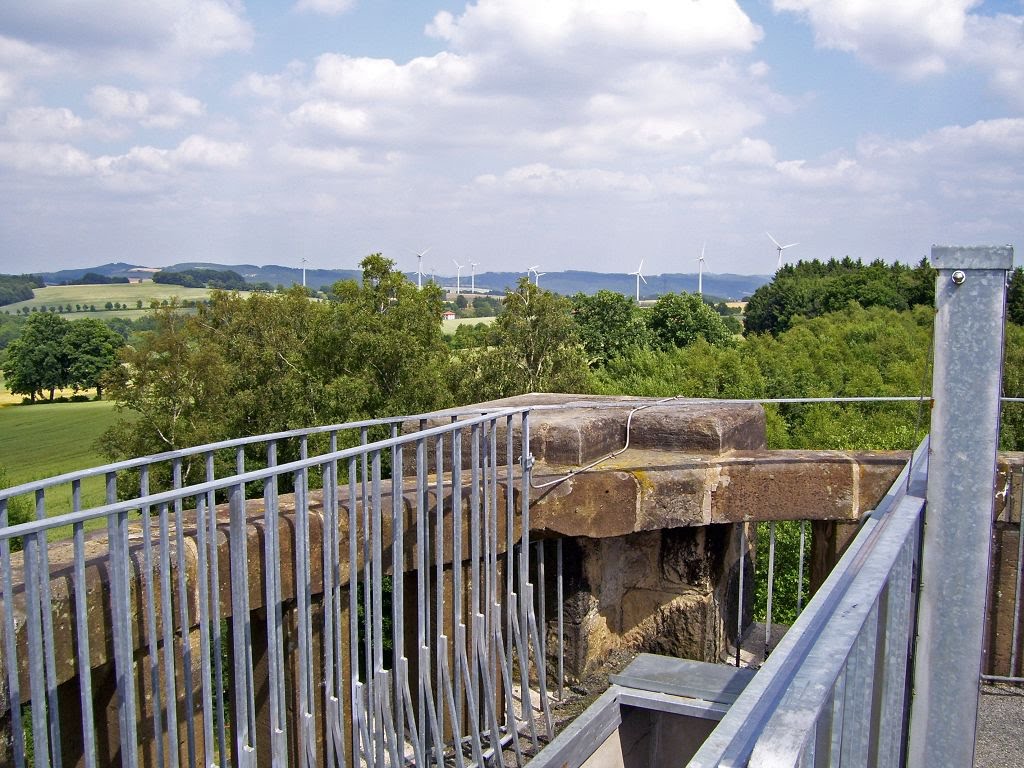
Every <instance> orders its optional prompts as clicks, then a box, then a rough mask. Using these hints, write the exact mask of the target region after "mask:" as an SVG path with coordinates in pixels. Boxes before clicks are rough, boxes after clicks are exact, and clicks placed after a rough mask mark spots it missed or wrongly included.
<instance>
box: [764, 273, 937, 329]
mask: <svg viewBox="0 0 1024 768" xmlns="http://www.w3.org/2000/svg"><path fill="white" fill-rule="evenodd" d="M851 301H852V302H856V303H857V304H859V305H860V306H862V307H875V306H879V307H887V308H889V309H895V310H897V311H901V310H905V309H910V308H911V307H914V306H917V305H921V304H923V305H928V306H932V305H934V303H935V271H934V270H933V269H932V267H931V266H930V265H929V264H928V262H927V260H926V259H921V261H920V262H919V263H918V264H917V265H916V266H914V267H908V266H907V265H905V264H900V263H899V262H896V263H894V264H886V263H885V262H883V261H873V262H871V263H870V264H864V263H863V262H862V261H860V260H859V259H858V260H856V261H854V260H853V259H851V258H849V257H847V258H845V259H842V260H837V259H831V260H829V261H827V262H821V261H818V260H817V259H815V260H813V261H801V262H798V263H797V264H786V265H785V266H783V267H782V268H781V269H780V270H779V271H778V272H777V273H776V274H775V278H774V279H773V280H772V281H771V282H770V283H768V284H766V285H763V286H761V287H760V288H758V289H757V290H756V291H754V294H753V295H752V296H751V297H750V301H749V302H748V303H747V307H746V310H745V313H744V314H745V331H746V333H771V334H774V335H778V334H779V333H782V332H783V331H785V330H786V329H788V328H789V327H790V326H791V325H792V324H793V321H794V318H796V317H818V316H820V315H823V314H827V313H829V312H838V311H841V310H843V309H845V308H846V306H847V305H848V304H849V303H850V302H851Z"/></svg>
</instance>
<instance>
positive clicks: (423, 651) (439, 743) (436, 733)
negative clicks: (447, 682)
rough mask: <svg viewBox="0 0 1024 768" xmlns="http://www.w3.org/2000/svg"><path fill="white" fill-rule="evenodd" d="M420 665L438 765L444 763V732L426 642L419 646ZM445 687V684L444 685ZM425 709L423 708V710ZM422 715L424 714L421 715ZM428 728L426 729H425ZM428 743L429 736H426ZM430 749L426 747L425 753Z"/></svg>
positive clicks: (431, 740)
mask: <svg viewBox="0 0 1024 768" xmlns="http://www.w3.org/2000/svg"><path fill="white" fill-rule="evenodd" d="M419 662H420V664H419V666H420V670H421V672H420V681H421V683H422V684H423V687H424V691H423V701H424V706H425V707H426V717H427V726H428V727H429V730H430V736H429V740H430V742H431V743H432V745H433V751H434V762H435V763H436V764H437V765H438V766H443V765H444V734H443V733H441V729H440V727H439V726H438V721H437V710H436V709H435V708H434V691H433V687H432V686H431V683H430V674H429V670H430V648H428V647H427V645H426V643H424V644H422V645H421V646H420V648H419ZM424 669H426V670H427V674H426V675H423V673H422V670H424ZM442 687H443V686H442ZM422 711H423V710H421V712H422ZM421 717H422V715H421ZM424 730H426V729H424ZM424 739H425V741H424V744H426V739H427V737H424ZM428 751H429V750H427V749H426V748H424V755H426V754H427V752H428Z"/></svg>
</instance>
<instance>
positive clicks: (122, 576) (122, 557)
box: [106, 472, 138, 765]
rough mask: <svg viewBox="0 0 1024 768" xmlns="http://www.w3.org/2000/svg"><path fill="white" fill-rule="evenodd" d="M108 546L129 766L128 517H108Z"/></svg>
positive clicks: (111, 488)
mask: <svg viewBox="0 0 1024 768" xmlns="http://www.w3.org/2000/svg"><path fill="white" fill-rule="evenodd" d="M106 501H107V503H108V504H113V503H114V502H115V501H117V473H116V472H107V473H106ZM107 547H108V552H109V557H110V570H111V576H112V583H111V608H110V612H111V619H112V621H113V623H114V625H115V626H114V628H113V635H114V668H115V677H116V680H117V698H118V725H119V726H120V741H121V754H122V755H123V756H124V760H125V762H126V763H127V764H128V765H135V764H137V763H138V738H137V733H138V730H137V717H136V706H135V685H134V680H133V679H132V678H133V669H132V667H133V662H132V648H131V642H132V624H131V612H130V605H129V601H130V599H131V595H130V594H129V591H128V590H129V582H128V567H129V548H128V515H127V513H117V514H113V515H110V516H108V517H107Z"/></svg>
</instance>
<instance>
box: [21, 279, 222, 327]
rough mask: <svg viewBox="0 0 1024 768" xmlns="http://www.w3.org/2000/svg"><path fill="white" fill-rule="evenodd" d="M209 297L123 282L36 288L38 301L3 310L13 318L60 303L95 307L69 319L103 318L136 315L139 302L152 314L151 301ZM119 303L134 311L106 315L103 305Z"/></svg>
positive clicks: (187, 290) (202, 293)
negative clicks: (21, 312) (23, 310)
mask: <svg viewBox="0 0 1024 768" xmlns="http://www.w3.org/2000/svg"><path fill="white" fill-rule="evenodd" d="M209 295H210V291H209V290H207V289H206V288H182V287H181V286H180V285H166V284H164V283H154V282H153V281H152V280H144V281H143V282H141V283H129V284H128V285H125V284H123V283H121V284H116V285H51V286H47V287H46V288H36V289H35V298H34V299H30V300H29V301H19V302H17V303H16V304H7V305H6V306H4V307H3V308H2V309H3V310H4V311H7V312H10V313H11V314H12V315H13V314H15V313H17V312H18V310H19V309H21V308H22V307H42V306H45V307H51V306H56V305H58V304H62V305H67V304H71V305H72V306H74V305H75V304H82V305H86V304H89V305H95V306H96V309H97V311H96V312H83V313H78V312H72V313H71V314H70V315H69V316H68V317H69V318H71V319H74V318H76V317H86V316H89V317H104V316H110V315H124V316H126V317H128V316H137V315H138V314H140V310H136V309H135V305H136V302H138V301H139V300H140V299H141V300H142V306H143V307H144V310H142V311H149V303H150V301H152V300H154V299H155V300H157V301H163V300H164V299H168V300H170V299H172V298H174V297H175V296H177V297H178V298H179V299H205V298H207V297H208V296H209ZM108 301H109V302H111V303H113V302H119V303H121V304H127V305H128V306H129V307H131V308H132V311H131V312H127V313H126V312H110V313H108V312H105V311H103V306H104V305H105V304H106V303H107V302H108Z"/></svg>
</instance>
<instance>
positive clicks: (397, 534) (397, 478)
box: [391, 427, 405, 750]
mask: <svg viewBox="0 0 1024 768" xmlns="http://www.w3.org/2000/svg"><path fill="white" fill-rule="evenodd" d="M396 431H397V427H393V428H392V435H394V433H395V432H396ZM403 458H404V457H403V455H402V446H401V445H396V446H394V447H393V448H392V449H391V648H392V650H391V659H392V669H393V670H397V666H396V665H397V664H398V661H399V660H400V659H402V658H404V657H405V642H404V641H405V595H404V592H405V585H404V584H403V577H404V575H405V535H404V534H405V514H404V513H405V507H404V502H405V499H404V496H403V491H404V490H405V482H404V477H405V475H404V472H403V471H402V461H403ZM394 678H395V683H394V689H395V690H394V699H393V701H394V704H395V711H394V718H395V735H396V738H397V739H398V743H399V744H400V745H404V744H405V708H404V707H401V706H399V704H400V703H401V701H402V696H403V693H402V688H403V686H404V684H405V680H404V679H403V677H402V675H401V674H400V673H397V671H396V674H395V675H394ZM403 750H404V747H403Z"/></svg>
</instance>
